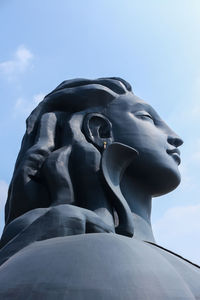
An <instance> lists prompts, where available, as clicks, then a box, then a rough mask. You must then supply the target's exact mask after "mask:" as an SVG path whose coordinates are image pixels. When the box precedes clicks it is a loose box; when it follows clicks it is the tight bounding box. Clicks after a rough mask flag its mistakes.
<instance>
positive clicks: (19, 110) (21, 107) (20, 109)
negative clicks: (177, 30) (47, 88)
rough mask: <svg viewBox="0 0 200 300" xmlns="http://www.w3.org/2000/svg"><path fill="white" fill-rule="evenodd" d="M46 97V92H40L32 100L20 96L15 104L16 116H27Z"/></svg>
mask: <svg viewBox="0 0 200 300" xmlns="http://www.w3.org/2000/svg"><path fill="white" fill-rule="evenodd" d="M44 97H45V94H44V93H38V94H36V95H34V96H33V97H32V99H31V100H27V99H24V98H18V99H17V101H16V103H15V106H14V116H15V117H17V116H26V117H28V115H29V114H30V113H31V111H32V110H33V109H34V108H35V107H36V106H37V105H38V104H39V102H41V101H42V100H43V99H44Z"/></svg>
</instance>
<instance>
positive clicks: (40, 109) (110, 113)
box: [6, 77, 183, 224]
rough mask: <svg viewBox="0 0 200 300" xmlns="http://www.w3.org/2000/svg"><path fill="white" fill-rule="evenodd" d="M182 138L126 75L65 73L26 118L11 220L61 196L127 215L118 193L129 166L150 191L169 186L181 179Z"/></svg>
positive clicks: (8, 213) (8, 211)
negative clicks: (75, 76)
mask: <svg viewBox="0 0 200 300" xmlns="http://www.w3.org/2000/svg"><path fill="white" fill-rule="evenodd" d="M182 143H183V142H182V140H181V139H180V138H179V137H178V136H177V135H176V134H175V133H174V132H173V131H172V130H171V129H170V128H169V127H168V126H167V125H166V124H165V122H164V121H162V119H161V118H160V117H159V115H158V114H157V113H156V112H155V110H154V109H153V108H152V107H151V106H150V105H148V104H147V103H145V102H144V101H143V100H141V99H139V98H138V97H136V96H135V95H134V94H133V93H132V90H131V86H130V84H129V83H127V82H126V81H125V80H123V79H121V78H116V77H113V78H100V79H97V80H87V79H75V80H67V81H64V82H62V83H61V84H60V85H59V86H58V87H57V88H56V89H55V90H53V91H52V92H51V93H50V94H48V95H47V96H46V97H45V98H44V100H43V101H42V102H41V103H40V104H39V105H38V106H37V107H36V108H35V110H34V111H33V112H32V113H31V115H30V116H29V117H28V119H27V128H26V133H25V135H24V138H23V141H22V146H21V150H20V152H19V155H18V158H17V161H16V165H15V170H14V174H13V178H12V181H11V184H10V188H9V194H8V200H7V204H6V224H8V223H9V222H11V221H12V220H13V219H15V218H17V217H18V216H20V215H22V214H23V213H25V212H27V211H29V210H32V209H34V208H38V207H49V206H53V205H59V204H72V205H77V206H80V207H84V208H87V209H90V210H93V211H96V212H98V213H99V214H100V215H101V214H102V216H105V215H106V214H108V215H109V214H110V215H112V216H113V210H115V211H117V214H118V215H119V216H120V213H121V218H122V219H123V216H125V217H124V218H125V219H126V218H128V217H127V215H128V212H127V211H128V209H129V208H128V206H127V204H126V201H125V199H123V195H120V196H119V194H120V182H121V180H122V177H123V174H124V172H126V174H127V176H128V177H129V178H130V179H131V180H133V181H137V182H139V183H140V184H141V185H142V186H143V188H144V189H145V190H146V191H147V192H148V193H149V194H150V195H151V196H158V195H162V194H165V193H168V192H170V191H172V190H173V189H174V188H176V187H177V185H178V184H179V183H180V174H179V170H178V165H179V164H180V152H179V150H178V147H179V146H180V145H181V144H182ZM116 174H117V175H116ZM105 182H106V183H105ZM115 189H119V191H118V195H117V191H115ZM120 197H121V199H117V200H116V198H120ZM123 210H124V212H123V213H122V211H123ZM109 222H111V221H109V217H108V223H109Z"/></svg>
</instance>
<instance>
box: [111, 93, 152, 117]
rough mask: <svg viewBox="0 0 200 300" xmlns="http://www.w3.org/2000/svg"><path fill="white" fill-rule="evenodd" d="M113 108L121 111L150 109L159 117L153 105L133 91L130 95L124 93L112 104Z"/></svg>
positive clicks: (149, 110) (150, 111)
mask: <svg viewBox="0 0 200 300" xmlns="http://www.w3.org/2000/svg"><path fill="white" fill-rule="evenodd" d="M110 108H111V110H113V112H114V111H120V112H123V111H124V112H133V113H134V112H137V111H140V110H141V111H143V110H144V111H148V112H149V113H152V114H153V115H155V116H156V117H158V114H157V112H156V111H155V110H154V109H153V107H152V106H151V105H149V104H148V103H147V102H145V101H144V100H142V99H141V98H139V97H137V96H136V95H134V94H133V93H129V94H128V95H123V96H120V97H118V98H117V99H116V100H114V101H113V102H112V103H111V104H110Z"/></svg>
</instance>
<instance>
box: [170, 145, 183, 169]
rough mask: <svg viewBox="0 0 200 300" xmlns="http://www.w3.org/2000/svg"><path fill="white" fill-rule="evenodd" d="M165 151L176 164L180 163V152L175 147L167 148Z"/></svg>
mask: <svg viewBox="0 0 200 300" xmlns="http://www.w3.org/2000/svg"><path fill="white" fill-rule="evenodd" d="M167 153H168V154H169V155H171V156H172V157H173V158H174V160H175V161H176V162H177V164H178V165H180V163H181V158H180V154H181V152H180V150H179V149H177V148H174V149H167Z"/></svg>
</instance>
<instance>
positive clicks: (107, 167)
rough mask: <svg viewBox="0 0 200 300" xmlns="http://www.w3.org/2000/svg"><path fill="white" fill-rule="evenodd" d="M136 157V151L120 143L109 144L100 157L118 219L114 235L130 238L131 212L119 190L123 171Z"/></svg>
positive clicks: (132, 228) (132, 232) (131, 226)
mask: <svg viewBox="0 0 200 300" xmlns="http://www.w3.org/2000/svg"><path fill="white" fill-rule="evenodd" d="M137 156H138V152H137V150H135V149H134V148H132V147H129V146H127V145H124V144H121V143H112V144H110V145H109V146H108V147H107V148H106V149H105V151H104V152H103V155H102V160H101V167H102V171H103V175H104V178H105V181H106V183H107V184H108V186H109V188H110V189H111V190H112V192H113V193H114V195H115V197H114V200H113V202H114V203H113V204H114V207H115V209H116V212H117V214H118V217H119V225H118V226H117V227H116V233H119V234H122V235H126V236H130V237H132V236H133V234H134V224H133V218H132V213H131V210H130V208H129V206H128V203H127V201H126V199H125V198H124V196H123V195H122V192H121V189H120V181H121V178H122V176H123V173H124V171H125V169H126V168H127V167H128V165H129V164H130V163H131V162H132V161H133V160H134V159H135V158H136V157H137Z"/></svg>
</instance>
